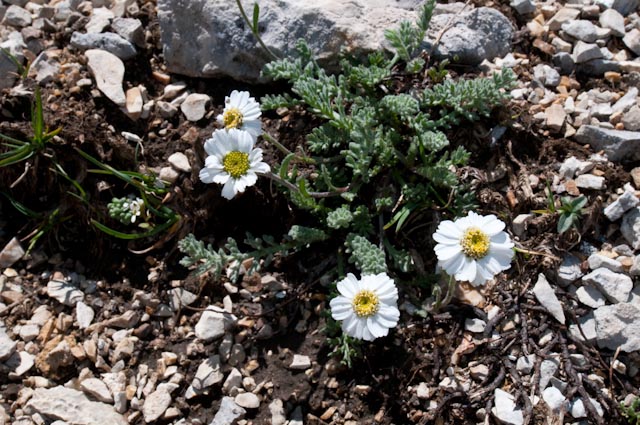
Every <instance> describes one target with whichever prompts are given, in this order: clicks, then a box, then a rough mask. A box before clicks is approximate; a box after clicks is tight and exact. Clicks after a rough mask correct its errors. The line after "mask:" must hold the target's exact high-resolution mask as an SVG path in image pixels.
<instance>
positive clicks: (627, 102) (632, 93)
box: [611, 87, 638, 112]
mask: <svg viewBox="0 0 640 425" xmlns="http://www.w3.org/2000/svg"><path fill="white" fill-rule="evenodd" d="M637 98H638V88H637V87H631V88H629V90H627V92H626V93H625V94H624V96H622V97H621V98H620V99H618V101H617V102H616V103H614V104H613V106H612V107H611V109H612V110H613V112H626V111H627V110H629V109H630V108H631V107H632V106H635V105H636V104H637V103H638V100H637Z"/></svg>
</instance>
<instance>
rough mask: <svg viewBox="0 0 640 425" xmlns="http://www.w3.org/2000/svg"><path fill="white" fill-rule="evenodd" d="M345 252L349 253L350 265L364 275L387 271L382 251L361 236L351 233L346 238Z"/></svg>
mask: <svg viewBox="0 0 640 425" xmlns="http://www.w3.org/2000/svg"><path fill="white" fill-rule="evenodd" d="M345 245H346V246H347V252H349V253H351V257H350V258H349V262H350V263H354V264H355V265H356V267H358V269H360V271H361V272H362V274H363V275H365V274H378V273H382V272H386V271H387V262H386V260H385V255H384V251H382V250H381V249H380V248H378V247H377V246H375V245H374V244H372V243H371V242H369V240H368V239H367V238H365V237H363V236H360V235H355V234H353V233H351V234H349V236H347V242H346V243H345Z"/></svg>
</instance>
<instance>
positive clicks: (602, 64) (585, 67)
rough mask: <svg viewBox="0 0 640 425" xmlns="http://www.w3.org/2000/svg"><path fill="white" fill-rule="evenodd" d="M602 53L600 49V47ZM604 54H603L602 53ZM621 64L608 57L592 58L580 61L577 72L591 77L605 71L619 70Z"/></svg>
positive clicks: (599, 75) (602, 73)
mask: <svg viewBox="0 0 640 425" xmlns="http://www.w3.org/2000/svg"><path fill="white" fill-rule="evenodd" d="M600 53H601V54H602V50H601V49H600ZM602 56H604V54H602ZM621 68H622V66H621V64H620V62H617V61H615V60H608V59H601V58H598V59H592V60H589V61H588V62H584V63H581V64H580V65H579V66H578V69H577V71H578V73H580V74H585V75H589V76H592V77H601V76H602V75H604V73H605V72H619V71H620V70H621Z"/></svg>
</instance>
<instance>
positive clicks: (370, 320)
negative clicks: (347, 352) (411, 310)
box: [329, 273, 400, 341]
mask: <svg viewBox="0 0 640 425" xmlns="http://www.w3.org/2000/svg"><path fill="white" fill-rule="evenodd" d="M337 289H338V292H339V293H340V295H338V296H337V297H335V298H333V299H332V300H331V301H330V302H329V305H330V307H331V316H332V317H333V318H334V319H335V320H338V321H342V331H343V332H344V333H345V334H347V335H349V336H351V337H353V338H357V339H364V340H365V341H373V340H374V339H376V338H379V337H382V336H386V335H387V334H388V333H389V329H391V328H394V327H395V326H396V325H397V324H398V320H399V319H400V311H399V310H398V307H397V302H398V288H396V285H395V283H394V282H393V280H392V279H391V278H390V277H389V276H387V274H386V273H379V274H376V275H364V276H362V279H360V280H358V279H357V278H356V277H355V276H354V275H353V274H351V273H349V274H347V277H346V278H344V279H342V280H341V281H340V282H338V285H337Z"/></svg>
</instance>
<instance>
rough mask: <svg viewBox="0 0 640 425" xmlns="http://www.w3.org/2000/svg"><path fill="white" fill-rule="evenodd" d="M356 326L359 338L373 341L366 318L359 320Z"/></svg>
mask: <svg viewBox="0 0 640 425" xmlns="http://www.w3.org/2000/svg"><path fill="white" fill-rule="evenodd" d="M358 327H359V329H358V333H359V334H360V335H361V336H360V339H364V340H365V341H373V340H374V339H376V338H375V337H374V336H373V335H372V334H371V332H370V331H369V327H368V326H367V321H366V320H359V321H358Z"/></svg>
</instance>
